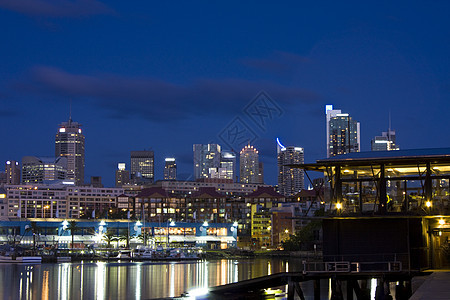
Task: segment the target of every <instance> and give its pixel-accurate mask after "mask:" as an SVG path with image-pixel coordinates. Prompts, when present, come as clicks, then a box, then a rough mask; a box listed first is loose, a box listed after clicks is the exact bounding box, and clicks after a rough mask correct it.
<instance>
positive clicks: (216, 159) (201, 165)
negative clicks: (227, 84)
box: [194, 144, 221, 179]
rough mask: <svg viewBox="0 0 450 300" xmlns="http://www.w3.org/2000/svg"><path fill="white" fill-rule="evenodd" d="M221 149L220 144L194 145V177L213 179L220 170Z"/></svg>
mask: <svg viewBox="0 0 450 300" xmlns="http://www.w3.org/2000/svg"><path fill="white" fill-rule="evenodd" d="M220 153H221V147H220V145H218V144H194V177H195V179H200V178H211V172H213V173H216V172H218V170H219V168H220V159H221V155H220Z"/></svg>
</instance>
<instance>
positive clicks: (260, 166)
mask: <svg viewBox="0 0 450 300" xmlns="http://www.w3.org/2000/svg"><path fill="white" fill-rule="evenodd" d="M258 170H259V172H258V183H260V184H264V163H263V162H262V161H260V162H259V164H258Z"/></svg>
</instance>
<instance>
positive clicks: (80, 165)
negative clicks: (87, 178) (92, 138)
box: [55, 118, 84, 185]
mask: <svg viewBox="0 0 450 300" xmlns="http://www.w3.org/2000/svg"><path fill="white" fill-rule="evenodd" d="M55 156H56V157H65V158H67V179H71V180H74V181H75V184H76V185H82V184H83V183H84V135H83V134H82V133H81V124H80V123H77V122H73V121H72V119H71V118H69V121H68V122H63V123H61V124H59V129H58V132H57V133H56V137H55Z"/></svg>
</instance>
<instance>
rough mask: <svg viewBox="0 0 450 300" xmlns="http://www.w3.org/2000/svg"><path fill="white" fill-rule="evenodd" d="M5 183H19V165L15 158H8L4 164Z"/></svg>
mask: <svg viewBox="0 0 450 300" xmlns="http://www.w3.org/2000/svg"><path fill="white" fill-rule="evenodd" d="M5 172H6V184H14V185H17V184H20V166H19V162H18V161H15V160H8V161H7V162H6V164H5Z"/></svg>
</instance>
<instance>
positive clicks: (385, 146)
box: [371, 129, 400, 151]
mask: <svg viewBox="0 0 450 300" xmlns="http://www.w3.org/2000/svg"><path fill="white" fill-rule="evenodd" d="M371 146H372V151H391V150H400V147H399V146H398V145H396V144H395V130H391V129H388V131H383V132H382V133H381V136H376V137H374V138H373V139H372V143H371Z"/></svg>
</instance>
